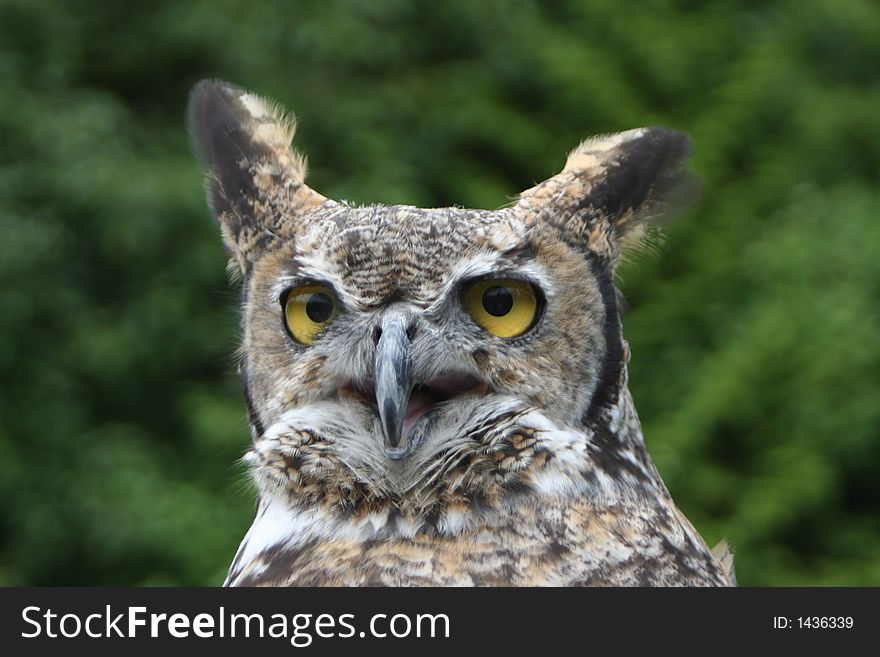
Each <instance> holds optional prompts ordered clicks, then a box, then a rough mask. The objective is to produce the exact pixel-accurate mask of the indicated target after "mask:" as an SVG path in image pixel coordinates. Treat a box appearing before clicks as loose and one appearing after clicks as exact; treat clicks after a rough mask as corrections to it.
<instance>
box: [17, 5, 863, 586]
mask: <svg viewBox="0 0 880 657" xmlns="http://www.w3.org/2000/svg"><path fill="white" fill-rule="evenodd" d="M203 77H221V78H225V79H228V80H231V81H233V82H236V83H238V84H240V85H243V86H246V87H249V88H251V89H253V90H255V91H257V92H259V93H261V94H265V95H268V96H271V97H274V98H276V99H278V100H280V101H282V102H283V103H284V104H285V105H287V106H288V107H290V108H291V109H294V110H295V111H296V113H297V115H298V116H299V120H300V129H299V134H298V137H297V144H298V146H299V147H300V148H301V149H302V150H304V151H305V152H306V153H308V154H309V156H310V161H311V164H312V166H311V175H310V178H309V180H310V182H311V184H312V186H313V187H314V188H316V189H318V190H319V191H321V192H322V193H324V194H325V195H327V196H331V197H334V198H344V199H347V200H350V201H353V202H356V203H369V202H385V203H412V204H417V205H425V206H437V205H449V204H459V205H466V206H475V207H484V208H493V207H498V206H500V205H503V204H505V203H506V202H508V201H509V200H510V198H511V197H512V196H513V195H514V194H515V193H517V192H518V191H519V190H521V189H524V188H526V187H529V186H530V185H532V184H533V183H535V182H537V181H540V180H542V179H544V178H546V177H547V176H548V175H550V174H552V173H554V172H555V171H557V170H558V169H559V168H560V167H561V166H562V164H563V163H564V161H565V155H566V153H567V151H568V150H569V149H571V148H572V147H574V146H575V145H576V144H577V143H578V141H579V140H580V139H581V138H583V137H585V136H588V135H591V134H595V133H600V132H610V131H617V130H623V129H628V128H632V127H636V126H642V125H653V124H661V125H668V126H671V127H675V128H679V129H682V130H686V131H687V132H689V133H690V134H691V135H692V136H693V138H694V141H695V144H696V156H695V160H694V168H695V169H696V170H697V171H698V172H699V173H700V174H701V176H702V177H703V178H704V183H705V184H704V187H705V190H704V194H703V199H702V201H701V203H700V204H699V205H698V206H696V207H695V209H694V210H692V211H690V212H689V213H687V214H686V215H684V216H682V217H681V218H680V219H679V220H678V221H677V222H675V223H674V224H672V225H671V226H670V228H669V230H668V231H667V232H666V240H665V241H666V244H665V245H664V246H663V247H662V248H660V249H654V250H653V251H652V252H650V253H648V254H645V255H643V256H642V257H640V258H637V259H636V261H634V262H631V263H629V264H627V265H626V266H625V267H624V268H623V269H622V271H621V277H620V278H621V286H622V288H623V290H624V292H625V294H626V295H627V298H628V300H629V303H630V305H631V310H630V312H629V313H628V314H627V316H626V317H625V328H626V333H627V336H628V338H629V340H630V343H631V346H632V351H633V360H632V363H631V371H630V378H631V386H632V390H633V393H634V395H635V398H636V403H637V405H638V407H639V409H640V412H641V415H642V419H643V422H644V426H645V435H646V439H647V442H648V446H649V449H650V451H651V452H652V454H653V456H654V458H655V459H656V461H657V465H658V467H659V468H660V471H661V473H662V474H663V476H664V478H665V479H666V482H667V484H668V486H669V488H670V490H671V491H672V493H673V496H674V497H675V499H676V500H677V501H678V503H679V504H680V506H681V507H682V509H683V510H684V511H685V512H686V513H687V515H688V516H690V518H691V519H692V520H693V522H694V524H695V525H696V526H697V528H698V529H699V530H700V531H701V532H702V533H703V535H704V536H705V537H706V540H707V541H708V542H709V543H714V542H715V541H717V540H719V539H721V538H722V537H724V536H726V537H728V538H729V539H730V540H731V541H732V542H733V544H734V546H735V548H736V550H737V564H738V572H739V577H740V582H741V583H742V584H751V585H779V584H794V585H802V584H819V585H826V584H842V585H851V584H873V585H880V490H878V465H880V440H878V436H880V333H878V330H880V257H878V253H877V249H878V246H880V216H878V210H880V203H878V200H880V191H878V172H880V5H878V3H877V2H875V1H873V0H809V1H807V0H789V1H787V2H785V1H783V2H765V1H763V0H762V1H758V0H754V1H746V0H742V1H739V2H733V1H726V2H725V1H718V2H706V3H703V2H693V1H691V2H686V1H683V0H682V1H678V2H674V1H671V0H669V1H661V0H657V1H653V2H621V1H620V0H596V1H584V2H574V1H570V2H546V3H540V4H539V3H534V2H504V3H502V2H492V1H488V2H487V1H480V2H475V1H473V0H456V1H454V2H448V1H445V2H436V1H435V2H403V1H386V2H354V1H333V2H331V1H327V0H324V1H321V2H280V1H279V2H248V3H244V2H240V3H235V2H203V3H199V2H150V3H147V2H143V3H126V2H111V1H110V0H106V1H103V2H99V1H90V2H82V1H80V2H37V1H33V0H26V1H25V0H21V1H18V2H10V1H2V2H0V332H2V341H0V374H2V393H0V584H7V585H10V584H13V585H17V584H40V585H43V584H215V583H218V582H220V581H221V580H222V578H223V576H224V574H225V569H226V567H227V565H228V563H229V561H230V559H231V557H232V555H233V553H234V551H235V548H236V546H237V544H238V541H239V539H240V538H241V536H242V535H243V533H244V531H245V530H246V528H247V526H248V523H249V521H250V519H251V515H252V513H253V509H254V502H253V494H252V491H251V490H250V488H249V485H248V484H247V483H246V477H245V476H244V473H243V471H242V469H241V468H240V466H237V465H236V459H237V458H238V457H239V456H240V455H241V454H242V452H243V450H244V449H245V447H246V446H247V444H248V442H249V436H248V432H247V428H246V423H245V419H244V405H243V402H242V400H241V397H240V392H239V389H238V382H237V380H236V377H235V374H234V359H233V356H232V352H233V350H234V348H235V346H236V340H237V333H238V327H237V316H236V313H237V293H236V291H235V290H234V289H231V288H230V286H229V285H228V283H227V279H226V275H225V272H224V269H225V260H226V258H225V255H224V253H223V250H222V247H221V243H220V239H219V236H218V234H217V230H216V227H215V226H214V224H213V221H212V220H211V218H210V217H209V215H208V212H207V209H206V206H205V203H204V198H203V193H202V175H201V172H200V170H199V168H198V165H197V164H196V162H195V160H194V158H193V157H192V156H191V154H190V149H189V145H188V141H187V136H186V134H185V132H184V127H183V114H184V107H185V102H186V95H187V92H188V90H189V88H190V86H191V85H192V84H193V83H194V82H196V81H197V80H198V79H200V78H203Z"/></svg>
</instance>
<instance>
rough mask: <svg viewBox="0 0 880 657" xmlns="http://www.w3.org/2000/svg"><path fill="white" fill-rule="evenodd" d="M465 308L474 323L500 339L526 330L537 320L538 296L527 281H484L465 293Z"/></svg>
mask: <svg viewBox="0 0 880 657" xmlns="http://www.w3.org/2000/svg"><path fill="white" fill-rule="evenodd" d="M464 305H465V308H466V309H467V311H468V313H470V316H471V317H473V319H474V321H475V322H476V323H477V324H479V325H480V326H482V327H483V328H484V329H486V330H487V331H488V332H489V333H491V334H492V335H494V336H497V337H499V338H515V337H517V336H520V335H522V334H523V333H525V332H526V331H528V330H529V329H530V328H532V326H534V324H535V320H536V319H537V317H538V295H537V294H536V293H535V288H534V286H532V285H531V284H530V283H527V282H526V281H519V280H515V279H509V278H484V279H482V280H479V281H477V282H476V283H474V284H473V285H471V286H470V287H468V288H467V289H466V290H465V292H464Z"/></svg>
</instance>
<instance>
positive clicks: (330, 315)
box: [284, 285, 337, 345]
mask: <svg viewBox="0 0 880 657" xmlns="http://www.w3.org/2000/svg"><path fill="white" fill-rule="evenodd" d="M336 311H337V308H336V299H335V297H334V296H333V292H331V291H330V289H329V288H327V287H325V286H323V285H305V286H303V287H297V288H294V289H293V290H291V291H290V293H289V294H288V295H287V300H286V301H285V302H284V319H285V321H286V322H287V330H288V331H290V334H291V335H292V336H293V339H294V340H296V341H297V342H299V343H300V344H304V345H310V344H312V343H313V342H314V341H315V338H317V337H318V334H319V333H320V332H321V331H323V330H324V329H325V328H327V327H328V326H330V324H332V323H333V320H334V319H336Z"/></svg>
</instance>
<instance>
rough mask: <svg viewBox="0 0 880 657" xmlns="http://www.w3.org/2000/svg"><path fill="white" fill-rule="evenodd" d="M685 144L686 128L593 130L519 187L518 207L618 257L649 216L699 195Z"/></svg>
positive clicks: (637, 236) (652, 217) (670, 210)
mask: <svg viewBox="0 0 880 657" xmlns="http://www.w3.org/2000/svg"><path fill="white" fill-rule="evenodd" d="M691 152H692V147H691V141H690V139H689V138H688V136H687V135H685V134H683V133H681V132H676V131H674V130H669V129H666V128H639V129H636V130H629V131H627V132H621V133H617V134H614V135H606V136H600V137H593V138H591V139H587V140H586V141H584V142H583V143H581V144H580V146H578V147H577V148H576V149H574V150H573V151H572V152H571V153H570V154H569V156H568V160H567V162H566V163H565V168H564V169H563V170H562V171H561V172H560V173H558V174H557V175H555V176H553V177H552V178H550V179H548V180H546V181H544V182H543V183H540V184H539V185H536V186H535V187H532V188H531V189H529V190H527V191H525V192H523V193H522V194H521V195H520V199H519V202H518V206H517V207H519V208H520V209H521V210H524V211H526V212H527V213H529V215H530V216H531V218H532V219H533V220H534V221H538V222H542V223H549V224H553V225H555V226H557V227H558V228H559V229H560V230H562V232H563V233H564V235H565V236H566V238H567V239H569V240H571V241H573V242H577V243H581V244H584V245H586V246H587V247H588V248H590V249H591V250H593V251H595V252H597V253H599V254H601V255H604V256H607V257H608V258H609V260H610V261H611V262H612V263H616V262H617V260H618V258H619V255H620V251H621V249H623V248H625V247H627V246H629V245H631V244H632V243H633V242H638V241H639V240H640V238H641V236H642V235H643V234H644V233H645V229H646V227H647V226H648V225H649V224H650V223H651V222H653V221H654V220H656V219H657V218H659V217H661V216H663V215H668V214H670V213H673V212H675V211H680V210H683V209H684V208H686V207H687V206H688V205H690V204H691V203H692V202H693V201H694V200H695V199H696V198H697V197H698V195H699V189H700V183H699V179H698V178H697V177H696V176H695V175H694V174H692V173H690V172H689V171H688V170H687V169H686V167H685V165H686V162H687V160H688V158H689V157H690V155H691Z"/></svg>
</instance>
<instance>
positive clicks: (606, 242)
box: [188, 80, 734, 586]
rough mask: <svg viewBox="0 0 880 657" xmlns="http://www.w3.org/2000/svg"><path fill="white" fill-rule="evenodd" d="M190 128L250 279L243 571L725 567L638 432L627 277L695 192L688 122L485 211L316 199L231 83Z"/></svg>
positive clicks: (594, 144) (314, 577)
mask: <svg viewBox="0 0 880 657" xmlns="http://www.w3.org/2000/svg"><path fill="white" fill-rule="evenodd" d="M188 124H189V130H190V133H191V135H192V139H193V143H194V149H195V151H196V153H197V155H198V157H199V158H200V160H201V162H202V164H203V166H204V168H205V171H206V178H207V195H208V202H209V205H210V208H211V210H212V212H213V214H214V216H215V217H216V219H217V221H218V223H219V225H220V230H221V232H222V236H223V241H224V242H225V244H226V247H227V248H228V251H229V253H230V263H231V265H230V266H231V267H232V268H233V269H234V270H235V271H237V272H240V274H241V280H242V292H243V302H242V309H243V312H242V334H243V342H242V345H241V349H240V366H239V370H240V374H241V379H242V382H243V386H244V397H245V400H246V404H247V413H248V420H249V424H250V427H251V432H252V437H253V444H252V446H251V448H250V449H249V451H248V453H247V455H246V456H245V457H244V460H245V462H246V463H247V464H248V467H249V469H250V472H251V473H252V477H253V480H254V482H255V486H256V490H257V491H258V495H259V502H258V508H257V512H256V518H255V519H254V521H253V524H252V526H251V527H250V529H249V531H248V532H247V534H246V535H245V537H244V539H243V540H242V542H241V546H240V547H239V549H238V552H237V554H236V555H235V557H234V560H233V562H232V565H231V567H230V570H229V575H228V578H227V580H226V584H227V585H230V586H254V585H265V586H287V585H295V586H318V585H333V586H375V585H379V586H419V585H439V586H492V585H500V586H543V585H548V586H581V585H599V586H611V585H623V586H647V585H710V586H715V585H719V586H723V585H732V584H734V576H733V570H732V560H731V557H730V554H729V553H727V552H723V553H722V552H719V551H717V550H716V551H714V552H713V551H712V550H710V549H709V548H708V547H707V545H706V543H705V542H704V541H703V539H702V538H701V537H700V535H699V533H698V532H697V531H696V530H695V529H694V527H693V526H692V525H691V523H690V522H689V521H688V519H687V518H686V517H685V516H684V515H683V514H682V513H681V511H679V509H678V508H677V507H676V506H675V504H674V502H673V500H672V498H671V497H670V494H669V491H668V490H667V489H666V486H665V485H664V483H663V481H662V479H661V477H660V475H659V473H658V471H657V469H656V468H655V466H654V464H653V462H652V460H651V458H650V457H649V455H648V453H647V451H646V449H645V442H644V439H643V437H642V431H641V427H640V424H639V420H638V416H637V415H636V411H635V408H634V406H633V400H632V398H631V396H630V393H629V391H628V389H627V362H628V360H629V349H628V346H627V343H626V341H625V340H624V339H623V335H622V330H621V298H620V295H619V292H618V290H617V287H616V285H615V267H616V265H617V263H618V261H619V260H620V257H621V252H622V250H623V249H624V248H625V247H626V246H627V245H628V244H632V243H633V242H634V241H638V239H639V237H640V236H641V235H642V234H643V233H644V232H645V231H646V229H648V228H649V227H650V225H651V222H652V221H653V220H654V219H656V218H657V217H659V216H660V215H661V214H663V212H664V210H666V209H668V208H669V206H670V204H671V203H674V202H675V201H676V199H680V198H682V197H684V196H686V194H687V190H688V188H690V187H692V186H693V185H692V183H693V176H692V175H691V174H689V173H688V172H687V171H686V169H685V161H686V159H687V157H688V156H689V153H690V142H689V140H688V138H687V137H686V136H684V135H683V134H681V133H678V132H674V131H671V130H667V129H663V128H642V129H637V130H630V131H628V132H622V133H619V134H614V135H608V136H601V137H595V138H592V139H588V140H586V141H584V142H583V143H582V144H581V145H580V146H578V147H577V148H576V149H575V150H574V151H572V152H571V154H570V155H569V156H568V160H567V162H566V164H565V167H564V169H563V170H562V172H561V173H559V174H557V175H555V176H552V177H551V178H549V179H548V180H546V181H544V182H542V183H540V184H538V185H536V186H534V187H532V188H531V189H528V190H526V191H524V192H522V193H521V194H520V195H519V196H518V197H517V199H516V201H515V202H512V203H510V204H509V205H508V206H506V207H503V208H501V209H498V210H492V211H489V210H470V209H463V208H458V207H449V208H431V209H422V208H417V207H411V206H406V205H370V206H365V207H358V206H354V205H351V204H349V203H345V202H341V201H333V200H330V199H328V198H325V197H324V196H322V195H321V194H319V193H318V192H316V191H314V190H312V189H311V188H310V187H308V186H307V185H306V182H305V176H306V165H305V160H304V158H303V157H302V156H300V155H299V154H297V152H296V151H294V150H293V149H292V146H291V144H292V139H293V134H294V122H293V120H292V119H291V118H286V117H285V116H284V114H283V113H282V112H281V111H280V110H279V108H278V107H277V106H276V105H274V104H272V103H270V102H267V101H266V100H264V99H262V98H260V97H258V96H256V95H253V94H251V93H248V92H246V91H244V90H242V89H240V88H237V87H235V86H233V85H230V84H227V83H225V82H219V81H208V80H206V81H203V82H200V83H199V84H198V85H196V86H195V88H194V89H193V90H192V92H191V95H190V101H189V109H188ZM723 547H724V546H722V548H723Z"/></svg>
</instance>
